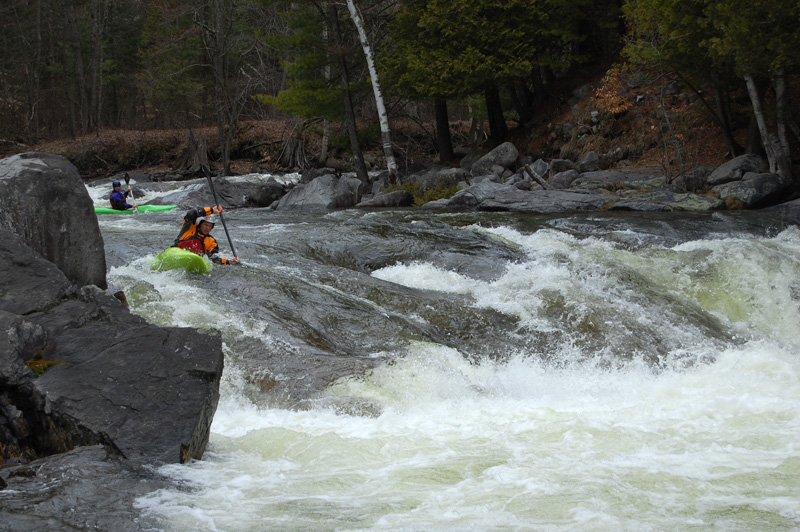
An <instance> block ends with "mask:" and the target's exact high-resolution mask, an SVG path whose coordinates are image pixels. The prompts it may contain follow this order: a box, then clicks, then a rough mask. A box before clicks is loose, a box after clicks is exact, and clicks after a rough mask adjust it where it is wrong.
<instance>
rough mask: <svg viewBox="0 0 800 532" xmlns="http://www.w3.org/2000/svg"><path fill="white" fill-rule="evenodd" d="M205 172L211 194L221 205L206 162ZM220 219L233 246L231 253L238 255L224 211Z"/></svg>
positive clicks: (220, 214) (215, 202) (215, 203)
mask: <svg viewBox="0 0 800 532" xmlns="http://www.w3.org/2000/svg"><path fill="white" fill-rule="evenodd" d="M203 173H204V174H206V179H208V188H210V189H211V194H212V195H213V196H214V205H219V204H220V203H219V200H218V199H217V191H216V190H214V182H213V181H212V180H211V170H209V168H208V166H206V165H205V164H204V165H203ZM219 219H220V221H222V228H223V229H225V236H227V237H228V244H230V246H231V253H233V256H234V257H238V256H239V255H237V254H236V248H234V247H233V241H232V240H231V235H230V233H228V226H227V225H225V218H224V217H223V216H222V213H219Z"/></svg>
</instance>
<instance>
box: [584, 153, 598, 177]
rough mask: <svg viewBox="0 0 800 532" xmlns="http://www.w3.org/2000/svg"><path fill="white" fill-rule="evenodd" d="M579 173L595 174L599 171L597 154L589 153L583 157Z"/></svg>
mask: <svg viewBox="0 0 800 532" xmlns="http://www.w3.org/2000/svg"><path fill="white" fill-rule="evenodd" d="M580 170H581V172H596V171H598V170H600V156H599V155H598V154H597V152H593V151H590V152H588V153H587V154H586V155H584V156H583V158H582V159H581V163H580Z"/></svg>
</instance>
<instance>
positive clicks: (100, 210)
mask: <svg viewBox="0 0 800 532" xmlns="http://www.w3.org/2000/svg"><path fill="white" fill-rule="evenodd" d="M175 207H177V205H139V206H138V207H136V208H135V209H127V210H124V211H118V210H116V209H112V208H111V207H95V208H94V213H95V214H133V213H135V212H137V210H138V212H163V211H171V210H172V209H174V208H175Z"/></svg>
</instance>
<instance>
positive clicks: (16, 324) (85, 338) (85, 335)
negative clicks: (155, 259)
mask: <svg viewBox="0 0 800 532" xmlns="http://www.w3.org/2000/svg"><path fill="white" fill-rule="evenodd" d="M0 257H2V258H3V262H2V264H3V265H4V267H3V268H2V269H0V294H2V295H0V325H2V326H3V330H4V331H6V334H5V335H4V336H3V339H2V352H3V356H2V357H0V364H2V369H0V390H3V392H2V394H0V397H2V401H0V405H2V406H0V419H6V420H7V422H6V423H5V424H4V428H3V430H2V432H3V433H5V435H6V436H7V437H6V438H5V442H6V445H4V447H3V449H4V455H3V456H2V462H4V463H8V462H11V463H16V462H24V461H27V460H29V459H30V458H31V457H41V456H47V455H50V454H55V453H62V452H66V451H69V450H70V449H73V448H74V447H77V446H82V445H94V444H103V445H105V446H107V447H108V448H110V449H112V450H114V452H117V453H118V454H119V455H120V456H122V457H125V458H128V459H131V460H135V461H141V462H145V463H149V464H162V463H177V462H186V461H188V460H190V459H193V458H200V457H201V456H202V454H203V451H204V450H205V446H206V444H207V442H208V435H209V431H210V426H211V421H212V419H213V415H214V411H215V410H216V405H217V401H218V399H219V381H220V378H221V375H222V364H223V357H222V344H221V339H220V337H219V335H208V334H200V333H198V332H197V331H195V330H193V329H177V328H160V327H158V326H155V325H151V324H148V323H147V322H146V321H145V320H144V319H142V318H140V317H138V316H136V315H133V314H131V313H130V312H129V311H128V309H127V308H126V307H125V306H124V305H123V304H122V303H121V302H120V301H119V300H117V299H116V298H115V297H113V296H112V295H111V294H109V293H108V292H105V291H103V290H100V289H99V288H97V287H96V286H93V285H86V286H84V287H82V288H78V287H76V286H75V285H72V284H71V283H70V282H69V280H68V279H67V278H66V276H65V275H64V274H63V273H62V272H61V271H60V270H58V269H57V268H55V265H53V264H52V263H50V262H49V261H46V260H44V259H43V258H42V257H40V256H39V255H38V254H37V253H35V252H34V251H33V250H31V249H30V248H28V247H27V246H25V244H24V243H23V242H22V241H21V239H20V238H19V237H17V236H16V235H14V234H13V233H11V232H10V231H9V230H7V229H0ZM25 294H31V295H32V296H34V297H31V298H30V300H28V301H25V297H24V296H25ZM26 361H27V364H26ZM31 368H33V369H38V370H41V371H42V373H41V375H40V376H38V377H37V375H36V373H34V371H32V369H31Z"/></svg>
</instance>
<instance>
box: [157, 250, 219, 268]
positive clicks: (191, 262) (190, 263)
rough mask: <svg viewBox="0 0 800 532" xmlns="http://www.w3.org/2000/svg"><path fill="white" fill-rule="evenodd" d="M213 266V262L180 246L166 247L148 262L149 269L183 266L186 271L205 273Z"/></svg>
mask: <svg viewBox="0 0 800 532" xmlns="http://www.w3.org/2000/svg"><path fill="white" fill-rule="evenodd" d="M213 267H214V264H213V263H212V262H211V261H210V260H208V259H206V258H204V257H201V256H200V255H198V254H197V253H192V252H191V251H188V250H185V249H181V248H167V249H166V250H165V251H162V252H161V253H159V254H158V255H156V256H155V258H153V262H151V263H150V269H151V270H158V271H163V270H177V269H178V268H183V269H184V270H186V271H187V272H192V273H207V272H210V271H211V269H212V268H213Z"/></svg>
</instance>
